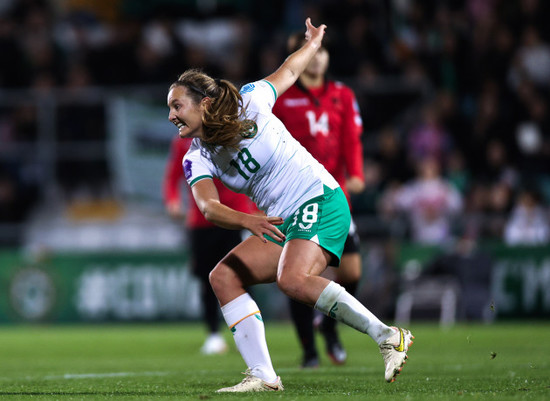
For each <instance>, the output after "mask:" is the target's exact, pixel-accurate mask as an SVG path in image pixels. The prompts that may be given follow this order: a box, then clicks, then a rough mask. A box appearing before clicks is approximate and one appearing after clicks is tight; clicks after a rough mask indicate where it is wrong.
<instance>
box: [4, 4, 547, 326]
mask: <svg viewBox="0 0 550 401" xmlns="http://www.w3.org/2000/svg"><path fill="white" fill-rule="evenodd" d="M548 7H549V6H548V4H547V2H544V1H537V0H527V1H519V0H515V1H503V0H501V1H499V0H448V1H430V0H425V1H420V0H418V1H413V0H393V1H390V0H388V1H375V0H372V1H360V0H346V1H344V0H341V1H338V2H336V1H329V0H325V1H306V0H303V1H291V0H287V1H262V2H257V1H252V0H250V1H247V0H242V1H216V0H210V1H196V2H195V1H186V0H165V1H160V0H157V1H152V0H151V1H139V2H137V1H130V0H118V1H114V0H95V1H86V0H65V1H64V0H50V1H48V0H4V1H2V2H0V141H1V142H0V143H1V145H0V244H1V246H2V250H1V251H0V322H13V321H16V322H22V321H40V322H43V321H46V322H59V321H81V320H83V321H104V320H111V321H112V320H117V321H118V320H127V321H136V320H138V321H148V320H155V321H157V320H189V319H196V318H197V317H198V316H199V310H200V303H199V302H198V297H197V286H196V283H195V282H194V280H193V278H192V277H191V276H190V275H189V273H188V270H187V265H186V263H187V252H186V248H185V246H186V245H185V244H186V237H185V232H184V231H183V230H182V228H181V224H177V223H175V222H173V221H170V219H169V218H168V217H167V215H166V214H165V212H164V209H163V205H162V202H161V181H162V173H163V169H164V163H165V160H166V157H167V153H168V148H169V143H170V140H171V138H172V137H173V135H176V129H175V128H174V127H173V126H171V124H170V123H168V121H167V119H166V117H167V108H166V106H165V97H166V89H167V87H168V86H169V84H170V83H171V82H172V81H173V80H174V79H175V77H176V76H177V74H178V73H179V72H181V71H183V70H184V69H185V68H187V67H190V66H200V67H203V68H204V69H205V70H207V71H208V72H210V73H211V74H213V75H215V76H220V77H225V78H228V79H231V80H233V81H234V82H236V83H245V82H247V81H249V80H255V79H258V78H260V77H263V76H265V75H266V74H267V73H269V72H270V71H272V70H273V69H274V68H275V67H276V66H277V65H279V64H280V63H281V62H282V60H283V59H284V57H285V56H286V52H285V39H286V36H287V35H288V34H289V33H291V32H294V31H296V30H301V29H302V27H303V21H304V19H305V16H311V17H312V19H313V22H314V23H319V22H323V23H326V24H327V25H328V27H329V28H328V34H327V35H328V46H329V47H330V51H331V74H332V76H334V77H336V78H338V79H341V80H342V81H344V82H346V83H348V84H349V85H351V86H352V88H354V90H355V92H356V94H357V97H358V100H359V103H360V107H361V111H362V117H363V122H364V126H365V132H364V135H363V142H364V152H365V171H366V176H367V184H368V185H367V189H366V190H365V191H364V192H363V193H362V194H360V195H359V196H356V197H354V198H353V200H352V201H353V209H354V213H355V216H356V220H357V223H358V227H359V230H360V233H361V236H362V240H363V242H362V252H363V255H364V258H363V264H364V266H363V268H364V275H363V280H362V283H361V288H360V293H359V298H360V299H361V300H362V301H363V302H365V304H366V305H368V307H369V308H370V309H371V310H373V311H374V312H375V313H376V314H378V315H379V316H381V317H383V318H385V319H394V318H395V317H396V309H399V311H400V314H399V316H400V317H401V318H402V319H407V313H406V312H407V310H408V307H411V305H410V302H411V301H413V306H412V308H413V309H415V307H417V309H415V310H414V313H413V315H412V316H413V318H415V317H418V318H429V319H439V318H443V319H444V320H445V322H446V323H452V321H453V316H454V314H453V313H452V311H454V310H455V309H456V318H458V319H475V320H487V321H490V320H493V319H495V318H497V319H505V318H509V317H513V318H518V317H530V318H532V317H538V318H542V319H547V318H548V317H550V290H548V288H550V246H549V245H548V244H549V241H550V236H549V234H548V225H549V203H550V163H549V158H548V156H549V154H550V117H549V114H548V104H549V103H548V102H549V92H548V90H549V88H550V46H549V43H550V28H549V27H548V24H547V23H546V21H545V19H544V16H547V15H549V14H548V11H549V10H548ZM426 155H429V156H431V157H434V158H436V159H437V160H438V161H439V162H440V163H441V167H442V174H443V176H444V177H445V179H447V180H449V181H450V182H452V183H453V185H454V186H455V187H456V188H457V189H458V190H459V191H460V196H461V199H462V203H463V207H462V209H461V210H460V212H459V213H457V214H450V215H448V214H446V213H442V215H443V216H444V217H445V219H446V220H448V221H447V222H448V223H449V224H450V227H451V229H450V231H449V232H448V233H446V234H445V235H443V236H441V237H440V238H437V240H432V241H428V242H425V241H420V240H418V238H416V237H415V234H414V233H415V232H414V227H413V224H412V223H413V222H412V219H411V218H410V217H411V216H410V215H408V214H404V213H403V212H399V211H396V210H391V211H388V210H387V209H386V207H385V206H387V202H389V201H388V196H389V194H391V191H392V190H393V189H395V188H397V187H402V186H404V185H406V184H408V183H410V182H412V180H413V179H414V178H415V177H416V170H415V163H416V162H417V161H418V160H421V159H422V158H423V157H425V156H426ZM525 193H529V194H533V197H532V199H534V200H535V206H534V207H533V206H532V204H531V205H530V206H531V208H530V209H529V210H530V211H531V212H530V213H528V212H526V211H525V208H526V206H525V205H524V204H523V202H524V199H525V198H524V196H523V195H524V194H525ZM517 207H522V208H523V209H520V212H519V213H516V208H517ZM522 210H523V212H521V211H522ZM533 210H534V211H533ZM516 214H519V217H520V218H521V217H522V216H523V217H526V218H524V220H522V221H521V223H522V225H520V228H519V230H520V231H519V232H516V235H515V236H514V238H515V240H512V239H510V238H508V237H506V232H507V231H506V230H507V227H509V225H508V223H510V222H511V221H512V220H513V219H512V218H513V217H514V216H516ZM534 229H537V230H539V231H537V232H539V233H542V234H540V235H538V236H534V237H533V238H531V236H530V233H532V232H533V230H534ZM521 230H524V231H521ZM545 230H546V231H545ZM544 233H546V234H544ZM518 238H519V240H518ZM441 266H443V267H448V266H452V267H453V268H454V270H447V271H444V272H443V273H444V274H443V275H441V274H440V275H437V276H434V275H425V274H423V272H424V271H435V270H438V271H439V272H441V270H442V269H441ZM437 268H439V269H437ZM403 294H405V295H407V296H405V297H404V296H401V297H399V296H400V295H403ZM465 294H477V295H479V294H481V299H476V298H472V297H470V296H468V295H465ZM256 295H257V297H258V298H259V300H258V302H259V304H260V306H261V307H262V309H263V310H264V313H265V314H266V316H268V317H270V318H274V319H277V318H279V319H285V318H286V312H285V311H284V310H281V308H277V307H276V305H278V304H279V298H280V297H281V295H280V294H279V293H278V292H277V290H276V289H275V288H274V287H273V286H263V287H261V288H258V289H257V291H256ZM427 295H428V296H427ZM465 301H472V302H471V303H473V304H474V305H473V309H474V310H469V309H468V308H469V307H471V306H472V305H468V302H465ZM415 302H416V303H415ZM480 305H481V306H480ZM421 307H423V308H421ZM421 309H422V310H421ZM449 309H450V310H451V312H449ZM415 313H416V314H415ZM449 313H450V314H449Z"/></svg>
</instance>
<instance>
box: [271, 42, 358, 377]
mask: <svg viewBox="0 0 550 401" xmlns="http://www.w3.org/2000/svg"><path fill="white" fill-rule="evenodd" d="M303 44H304V35H303V34H301V33H299V34H298V33H296V34H294V35H292V36H290V38H289V40H288V50H289V53H292V52H294V51H296V50H297V49H299V48H300V47H301V46H302V45H303ZM328 66H329V53H328V50H327V49H326V47H322V48H320V49H319V50H318V51H317V53H316V54H315V56H314V57H313V59H312V60H311V61H310V63H309V64H308V65H307V67H306V69H305V70H304V72H303V73H302V74H301V75H300V77H299V78H298V80H297V81H296V83H295V84H294V85H293V86H291V87H290V88H289V89H288V90H287V91H286V92H285V93H284V94H282V95H281V96H279V98H278V99H277V102H276V103H275V106H274V107H273V114H275V115H276V116H277V117H278V118H279V119H280V120H281V121H282V122H283V124H284V125H285V126H286V128H287V129H288V131H289V132H290V133H291V134H292V136H293V137H294V138H296V139H297V140H298V142H300V143H301V144H302V145H303V146H304V147H305V148H306V149H307V150H308V151H309V152H310V153H311V154H312V156H313V157H315V158H316V159H317V160H318V161H319V162H320V163H321V164H323V165H324V166H325V168H326V169H327V170H328V172H329V173H331V174H332V176H333V177H334V178H336V180H337V181H338V184H340V187H341V188H342V189H343V190H344V193H345V194H346V196H348V199H349V193H359V192H361V191H362V190H363V189H364V186H365V185H364V176H363V147H362V144H361V138H360V137H361V134H362V131H363V124H362V121H361V115H360V112H359V107H358V104H357V100H356V99H355V95H354V93H353V91H352V90H351V89H350V88H349V87H347V86H345V85H344V84H342V83H341V82H336V81H331V80H329V79H327V78H326V73H327V69H328ZM327 272H329V273H330V271H329V270H327ZM332 273H335V276H336V280H335V281H337V282H338V283H339V284H341V285H342V286H343V287H344V288H345V289H346V291H347V292H348V293H350V294H352V295H353V294H355V292H356V289H357V285H358V282H359V279H360V278H361V255H360V253H359V236H358V235H357V232H356V229H355V224H354V223H353V220H352V222H351V226H350V231H349V234H348V237H347V239H346V243H345V246H344V252H343V254H342V259H341V261H340V267H339V268H338V269H333V270H332ZM290 312H291V316H292V320H293V322H294V324H295V326H296V330H297V333H298V337H299V340H300V342H301V345H302V349H303V359H302V367H304V368H312V367H317V366H319V357H318V354H317V349H316V347H315V336H314V332H313V315H314V311H313V309H312V308H310V307H308V306H307V305H304V304H302V303H299V302H296V301H294V300H292V299H291V300H290ZM315 321H316V326H317V319H315ZM318 328H319V330H320V332H321V333H322V334H323V337H324V339H325V343H326V350H327V353H328V355H329V357H330V359H331V361H332V362H333V363H334V364H337V365H340V364H343V363H344V362H345V361H346V358H347V354H346V351H345V350H344V348H343V346H342V344H341V342H340V339H339V337H338V333H337V331H336V320H334V319H332V318H330V317H328V316H322V317H321V321H320V323H319V324H318Z"/></svg>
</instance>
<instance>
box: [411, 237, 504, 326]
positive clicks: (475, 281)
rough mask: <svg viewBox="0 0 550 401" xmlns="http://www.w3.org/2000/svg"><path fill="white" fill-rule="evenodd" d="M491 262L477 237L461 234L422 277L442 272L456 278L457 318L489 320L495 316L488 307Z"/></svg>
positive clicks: (437, 274)
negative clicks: (458, 294)
mask: <svg viewBox="0 0 550 401" xmlns="http://www.w3.org/2000/svg"><path fill="white" fill-rule="evenodd" d="M493 264H494V262H493V259H492V258H491V256H490V255H489V254H488V253H487V252H485V251H483V250H481V249H479V248H478V247H477V240H476V238H475V237H471V236H470V235H469V234H468V233H464V234H463V235H461V236H460V237H459V239H458V240H457V241H456V243H455V244H454V246H453V248H452V250H451V252H449V253H448V254H445V255H443V256H440V257H438V258H436V259H435V260H434V261H433V262H431V263H429V264H428V265H427V266H426V269H425V270H424V271H423V272H422V277H437V276H441V275H443V276H447V277H448V276H451V277H454V278H456V279H457V281H458V284H459V287H460V297H459V300H460V302H459V305H458V314H457V315H458V316H457V317H458V318H459V319H461V320H484V321H490V320H492V319H493V318H494V316H493V315H492V311H491V309H490V306H489V304H490V302H491V273H492V269H493ZM422 277H421V278H420V279H422Z"/></svg>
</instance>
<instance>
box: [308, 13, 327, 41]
mask: <svg viewBox="0 0 550 401" xmlns="http://www.w3.org/2000/svg"><path fill="white" fill-rule="evenodd" d="M326 28H327V26H326V25H325V24H321V25H320V26H319V27H315V26H313V24H312V23H311V18H309V17H307V19H306V40H307V41H308V42H311V43H313V44H314V45H316V47H321V42H322V41H323V36H325V29H326Z"/></svg>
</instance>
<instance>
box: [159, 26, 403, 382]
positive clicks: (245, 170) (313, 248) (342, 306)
mask: <svg viewBox="0 0 550 401" xmlns="http://www.w3.org/2000/svg"><path fill="white" fill-rule="evenodd" d="M306 28H307V29H306V39H307V41H306V43H305V44H304V45H303V46H302V47H301V48H300V49H299V50H297V51H296V52H294V53H293V54H291V55H290V56H289V57H288V58H287V59H286V60H285V62H284V63H283V64H282V65H281V66H280V67H279V68H278V69H277V70H276V71H275V72H274V73H272V74H271V75H269V76H268V77H266V78H265V79H264V80H261V81H256V82H253V83H249V84H247V85H245V86H243V87H242V88H241V91H240V93H239V92H238V91H237V89H236V88H235V86H234V85H233V84H232V83H231V82H229V81H227V80H215V79H212V78H211V77H209V76H208V75H206V74H204V73H203V72H201V71H198V70H194V69H191V70H188V71H186V72H184V73H183V74H181V75H180V76H179V78H178V80H177V81H176V82H174V83H173V84H172V85H171V86H170V90H169V92H168V99H167V100H168V106H169V109H170V113H169V119H170V121H172V122H173V123H174V124H175V125H176V126H177V127H178V129H179V135H180V136H181V137H184V138H186V137H192V138H194V139H193V143H192V145H191V147H190V149H189V151H188V152H187V154H186V156H185V158H184V161H183V167H184V172H185V177H186V179H187V181H188V183H189V185H190V186H191V189H192V193H193V196H194V197H195V200H196V202H197V205H198V207H199V209H200V210H201V211H202V213H203V214H204V216H205V217H206V219H207V220H209V221H211V222H213V223H215V224H217V225H219V226H221V227H224V228H230V229H243V228H245V229H248V230H249V231H250V232H251V233H252V234H253V235H252V236H251V237H249V238H248V239H246V240H245V241H243V242H241V243H240V244H239V245H237V246H236V247H235V248H234V249H233V250H232V251H231V252H230V253H229V254H228V255H227V256H226V257H224V258H223V259H222V260H221V261H220V262H219V263H218V265H217V266H216V267H215V268H214V270H213V271H212V272H211V273H210V284H211V285H212V288H213V289H214V293H215V294H216V297H217V298H218V301H219V302H220V305H221V306H222V313H223V316H224V318H225V321H226V322H227V324H228V326H229V328H230V329H231V331H232V332H233V338H234V340H235V343H236V345H237V348H238V349H239V351H240V353H241V355H242V357H243V359H244V361H245V363H246V365H247V366H248V369H247V370H246V377H245V378H244V379H243V381H242V382H240V383H238V384H237V385H234V386H231V387H226V388H222V389H220V390H218V391H220V392H249V391H278V390H283V385H282V383H281V379H280V377H278V376H277V374H276V373H275V370H274V369H273V365H272V363H271V358H270V356H269V352H268V349H267V344H266V340H265V331H264V325H263V322H262V319H261V314H260V311H259V309H258V306H257V305H256V303H255V302H254V300H253V299H252V298H251V297H250V295H249V294H248V293H247V292H246V291H245V288H246V287H247V286H249V285H252V284H258V283H269V282H273V281H276V282H277V284H278V286H279V288H280V289H281V290H282V291H283V292H284V293H285V294H287V295H288V296H290V297H292V298H294V299H296V300H298V301H300V302H303V303H305V304H307V305H310V306H315V308H317V309H318V310H320V311H321V312H323V313H325V314H330V315H331V316H332V317H334V318H336V319H337V320H339V321H342V322H344V323H345V324H347V325H349V326H351V327H354V328H356V329H357V330H359V331H361V332H363V333H366V334H368V335H369V336H370V337H371V338H373V339H374V340H375V341H376V342H377V343H378V344H379V346H380V351H381V352H382V354H383V356H384V363H385V366H386V370H385V379H386V380H387V381H393V379H394V378H395V376H396V375H397V374H398V373H399V371H400V370H401V367H402V366H403V363H404V362H405V359H406V357H407V350H408V347H409V345H410V343H411V342H412V334H411V333H410V332H409V331H408V330H405V329H399V328H392V327H388V326H386V325H385V324H384V323H382V322H381V321H380V320H379V319H378V318H377V317H376V316H374V315H373V314H372V313H371V312H370V311H369V310H368V309H366V308H365V307H364V306H363V305H362V304H361V303H360V302H358V301H357V300H356V299H355V298H354V297H353V296H352V295H350V294H348V293H347V291H346V290H345V289H344V288H343V287H342V286H340V285H339V284H336V283H335V282H333V281H329V280H327V279H326V278H323V277H321V276H320V274H321V273H322V272H323V271H324V270H325V269H326V267H327V266H328V265H329V264H330V265H334V266H337V265H338V264H339V259H340V256H341V254H342V250H343V247H344V242H345V239H346V237H347V234H348V231H349V225H350V220H351V216H350V212H349V207H348V203H347V199H346V196H345V195H344V193H343V191H342V189H341V188H340V187H339V185H338V183H337V182H336V180H335V179H334V178H333V177H332V176H331V175H330V174H329V173H328V172H327V171H326V169H325V168H324V167H323V166H322V165H321V164H320V163H319V162H317V161H316V160H315V159H314V158H313V157H312V156H311V155H310V154H309V153H308V152H307V151H306V150H305V148H304V147H302V146H301V145H300V144H299V143H298V141H296V140H295V139H294V138H293V137H292V136H291V135H290V133H289V132H288V131H287V130H286V128H285V127H284V125H283V124H282V123H281V122H280V120H279V119H277V118H276V117H275V116H274V115H273V113H272V112H271V109H272V107H273V105H274V103H275V100H276V99H277V96H278V94H282V93H283V92H284V91H286V90H287V89H288V88H289V87H290V86H291V85H292V84H294V82H295V81H296V79H297V78H298V76H299V75H300V74H301V73H302V72H303V70H304V69H305V68H306V66H307V64H308V63H309V61H310V60H311V58H312V57H313V56H314V55H315V53H316V52H317V50H318V49H319V47H320V46H321V42H322V38H323V36H324V32H325V25H321V26H320V27H315V26H313V25H312V24H311V21H310V19H309V18H308V19H307V20H306ZM212 177H217V178H219V179H220V180H221V181H222V182H223V183H224V184H225V185H226V186H227V187H229V188H230V189H232V190H234V191H236V192H241V193H245V194H247V195H248V196H249V197H250V198H251V199H252V201H254V202H255V203H256V205H257V206H258V208H259V209H260V210H264V211H265V212H266V214H267V215H266V216H259V215H250V214H246V213H242V212H238V211H236V210H234V209H232V208H229V207H227V206H226V205H224V204H222V203H221V202H220V198H219V195H218V192H217V190H216V186H215V185H214V183H213V181H212ZM277 226H280V229H279V228H278V227H277Z"/></svg>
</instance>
